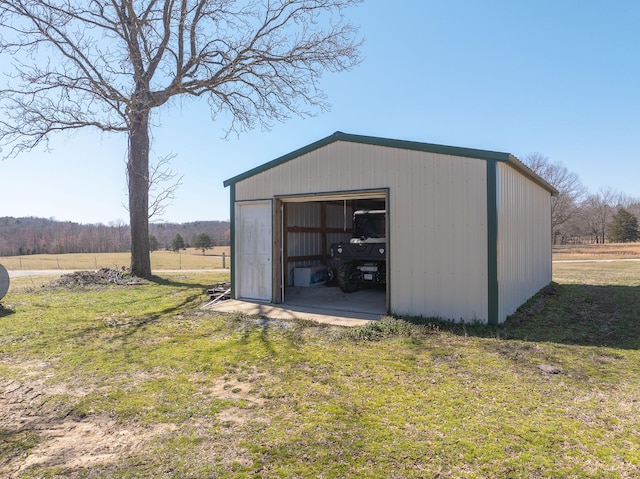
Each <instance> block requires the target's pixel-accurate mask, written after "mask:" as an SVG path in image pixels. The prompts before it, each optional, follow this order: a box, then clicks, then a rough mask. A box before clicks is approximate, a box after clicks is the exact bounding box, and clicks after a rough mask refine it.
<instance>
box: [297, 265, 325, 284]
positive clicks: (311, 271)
mask: <svg viewBox="0 0 640 479" xmlns="http://www.w3.org/2000/svg"><path fill="white" fill-rule="evenodd" d="M326 282H327V267H326V266H310V267H308V268H295V269H294V270H293V285H294V286H303V287H306V286H318V285H321V284H325V283H326Z"/></svg>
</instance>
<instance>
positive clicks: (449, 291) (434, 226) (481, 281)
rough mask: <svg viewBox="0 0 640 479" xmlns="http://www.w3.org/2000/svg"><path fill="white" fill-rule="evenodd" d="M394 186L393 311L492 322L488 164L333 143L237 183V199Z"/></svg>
mask: <svg viewBox="0 0 640 479" xmlns="http://www.w3.org/2000/svg"><path fill="white" fill-rule="evenodd" d="M384 188H388V189H389V202H388V204H387V210H388V212H389V223H390V229H389V235H388V238H389V245H388V247H389V255H390V277H389V285H388V286H389V288H390V295H391V304H390V306H391V310H392V312H395V313H399V314H409V315H416V316H437V317H442V318H446V319H453V320H460V319H464V320H481V321H486V319H487V316H488V313H487V309H488V306H487V234H486V225H487V218H486V214H487V206H486V163H485V161H483V160H476V159H470V158H462V157H453V156H445V155H440V154H435V153H426V152H420V151H413V150H405V149H397V148H390V147H381V146H376V145H367V144H360V143H349V142H341V141H339V142H335V143H331V144H329V145H327V146H325V147H323V148H320V149H317V150H314V151H312V152H310V153H307V154H305V155H302V156H300V157H298V158H295V159H293V160H291V161H289V162H286V163H284V164H281V165H278V166H276V167H273V168H271V169H269V170H266V171H264V172H261V173H259V174H257V175H254V176H252V177H249V178H246V179H244V180H241V181H239V182H237V183H236V189H235V194H236V201H244V200H250V199H260V198H270V197H274V196H279V195H294V194H309V193H315V192H340V191H355V190H367V189H384Z"/></svg>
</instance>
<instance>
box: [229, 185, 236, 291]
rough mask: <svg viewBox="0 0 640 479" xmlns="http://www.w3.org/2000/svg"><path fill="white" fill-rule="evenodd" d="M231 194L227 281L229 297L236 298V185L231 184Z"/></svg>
mask: <svg viewBox="0 0 640 479" xmlns="http://www.w3.org/2000/svg"><path fill="white" fill-rule="evenodd" d="M230 190H231V194H230V201H229V210H230V213H229V227H230V229H231V231H230V233H231V234H230V235H229V245H230V249H231V254H230V255H229V256H230V262H231V264H230V265H229V267H230V268H231V278H230V279H229V281H230V282H231V298H232V299H236V274H235V271H236V268H235V267H234V265H235V264H237V263H236V225H235V223H236V212H235V208H236V185H235V184H232V185H231V188H230Z"/></svg>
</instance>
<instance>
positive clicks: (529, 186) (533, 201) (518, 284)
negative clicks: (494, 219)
mask: <svg viewBox="0 0 640 479" xmlns="http://www.w3.org/2000/svg"><path fill="white" fill-rule="evenodd" d="M550 281H551V196H550V194H549V192H548V191H546V190H544V189H543V188H541V187H540V186H538V185H536V184H535V183H533V182H532V181H530V180H528V179H527V178H525V177H524V176H523V175H522V174H520V173H519V172H517V171H516V170H514V169H513V168H511V167H510V166H509V165H507V164H499V165H498V291H499V300H498V302H499V306H498V311H499V313H498V317H499V321H500V322H502V321H504V320H505V319H506V317H507V316H508V315H510V314H512V313H514V312H515V311H516V310H517V309H518V307H520V305H521V304H522V303H524V302H525V301H526V300H527V299H529V298H530V297H532V296H533V295H534V294H536V293H537V292H538V291H539V290H540V289H541V288H543V287H544V286H546V285H547V284H549V282H550Z"/></svg>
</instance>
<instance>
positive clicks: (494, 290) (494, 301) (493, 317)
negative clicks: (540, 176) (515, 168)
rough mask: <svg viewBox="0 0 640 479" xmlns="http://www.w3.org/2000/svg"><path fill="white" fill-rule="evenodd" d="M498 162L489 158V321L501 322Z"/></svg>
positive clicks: (496, 323) (493, 322) (494, 323)
mask: <svg viewBox="0 0 640 479" xmlns="http://www.w3.org/2000/svg"><path fill="white" fill-rule="evenodd" d="M497 170H498V164H497V162H496V161H495V160H487V315H488V318H487V319H488V323H489V324H490V325H493V326H497V325H498V323H499V319H500V318H499V317H498V313H499V311H498V310H499V302H498V299H499V289H498V176H497Z"/></svg>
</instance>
